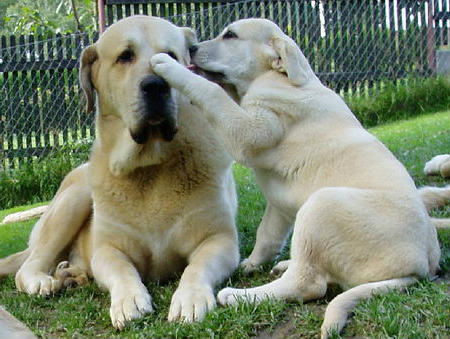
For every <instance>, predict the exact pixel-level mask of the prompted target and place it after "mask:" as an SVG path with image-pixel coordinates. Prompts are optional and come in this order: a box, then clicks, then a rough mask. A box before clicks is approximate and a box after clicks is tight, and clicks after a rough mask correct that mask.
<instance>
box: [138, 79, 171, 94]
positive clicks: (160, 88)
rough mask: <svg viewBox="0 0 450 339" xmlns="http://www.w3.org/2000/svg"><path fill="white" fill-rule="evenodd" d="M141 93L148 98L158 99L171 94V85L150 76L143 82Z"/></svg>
mask: <svg viewBox="0 0 450 339" xmlns="http://www.w3.org/2000/svg"><path fill="white" fill-rule="evenodd" d="M140 87H141V91H142V92H143V93H144V94H145V95H148V96H151V97H158V96H165V95H167V94H169V92H170V87H169V84H168V83H167V82H166V81H165V80H164V79H163V78H161V77H159V76H156V75H149V76H147V77H145V78H144V79H142V81H141V85H140Z"/></svg>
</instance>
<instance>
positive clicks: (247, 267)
mask: <svg viewBox="0 0 450 339" xmlns="http://www.w3.org/2000/svg"><path fill="white" fill-rule="evenodd" d="M240 266H241V268H242V270H243V271H244V273H245V274H250V273H253V272H256V271H260V270H261V268H262V266H261V264H258V263H254V262H252V261H251V260H250V258H247V259H244V260H242V262H241V264H240Z"/></svg>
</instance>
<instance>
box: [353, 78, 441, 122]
mask: <svg viewBox="0 0 450 339" xmlns="http://www.w3.org/2000/svg"><path fill="white" fill-rule="evenodd" d="M345 99H346V101H347V103H348V105H349V106H350V109H351V110H352V111H353V113H354V114H355V115H356V116H357V118H358V119H359V121H360V122H361V123H362V124H363V125H364V126H365V127H372V126H375V125H379V124H382V123H386V122H391V121H395V120H400V119H405V118H409V117H412V116H416V115H419V114H423V113H428V112H436V111H439V110H444V109H447V108H448V107H449V105H450V82H449V81H448V80H447V79H445V78H442V77H438V78H422V79H417V78H410V79H407V80H402V81H401V82H400V83H395V82H392V81H390V82H384V83H383V86H381V87H380V88H374V89H371V90H369V94H368V95H361V96H356V95H354V96H348V97H346V98H345Z"/></svg>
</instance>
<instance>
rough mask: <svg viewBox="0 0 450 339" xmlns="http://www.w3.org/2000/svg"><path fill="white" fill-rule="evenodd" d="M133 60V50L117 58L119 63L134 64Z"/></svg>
mask: <svg viewBox="0 0 450 339" xmlns="http://www.w3.org/2000/svg"><path fill="white" fill-rule="evenodd" d="M133 59H134V53H133V51H132V50H131V49H127V50H125V51H123V52H122V53H121V54H120V55H119V57H118V58H117V62H120V63H128V62H132V61H133Z"/></svg>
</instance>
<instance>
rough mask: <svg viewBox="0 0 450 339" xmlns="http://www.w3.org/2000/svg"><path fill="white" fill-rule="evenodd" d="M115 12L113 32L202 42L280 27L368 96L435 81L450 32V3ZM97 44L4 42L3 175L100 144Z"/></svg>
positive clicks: (274, 2) (323, 71)
mask: <svg viewBox="0 0 450 339" xmlns="http://www.w3.org/2000/svg"><path fill="white" fill-rule="evenodd" d="M105 9H106V20H107V25H110V24H112V23H113V22H115V21H117V20H119V19H121V18H123V17H126V16H129V15H133V14H146V15H156V16H160V17H164V18H167V19H168V20H170V21H172V22H173V23H175V24H177V25H182V26H190V27H192V28H194V29H195V30H196V31H197V34H198V37H199V40H204V39H209V38H213V37H214V36H216V35H217V34H218V33H219V32H220V31H221V30H222V29H223V28H224V27H225V26H226V25H227V24H228V23H230V22H232V21H234V20H237V19H240V18H246V17H264V18H268V19H271V20H273V21H275V22H276V23H277V24H278V25H279V26H280V27H281V28H282V29H283V30H284V31H285V32H286V33H287V34H288V35H290V36H291V37H292V38H293V39H294V40H295V41H296V42H297V44H298V45H299V46H300V48H301V49H302V50H303V52H304V53H305V55H306V57H307V58H308V59H309V60H310V62H311V65H312V67H313V68H314V69H315V71H316V72H317V73H318V75H319V77H320V78H321V79H322V81H324V82H325V83H327V84H328V85H329V86H330V87H332V88H334V89H335V90H338V91H341V92H342V93H343V92H346V93H351V94H358V95H359V94H361V93H362V92H364V91H366V90H367V88H371V87H374V86H379V84H380V81H382V80H383V81H384V80H397V79H402V78H404V77H406V76H414V75H415V76H428V75H430V74H433V71H434V69H433V67H434V64H433V60H434V59H433V53H434V47H435V45H436V44H442V43H445V42H446V43H448V39H449V28H450V19H449V8H448V1H447V0H434V1H433V0H429V1H413V0H388V1H385V0H382V1H380V0H364V1H363V0H355V1H346V0H333V1H331V0H322V1H317V0H316V1H311V0H270V1H269V0H262V1H259V0H258V1H256V0H247V1H220V0H214V1H204V0H190V1H185V0H183V1H182V0H147V1H135V0H134V1H133V0H128V1H127V0H120V1H119V0H107V1H106V8H105ZM429 9H431V10H432V11H433V13H431V14H432V16H431V17H432V18H433V20H432V21H431V24H430V20H429V16H428V14H429V12H428V11H429ZM430 33H431V35H430ZM97 37H98V34H92V35H89V34H73V35H64V36H61V35H59V36H55V37H51V38H48V37H47V38H43V37H40V36H36V37H35V36H19V37H16V36H11V37H5V36H3V37H1V38H0V146H1V147H0V152H3V154H2V161H1V162H0V171H1V170H7V169H8V168H10V167H11V166H12V165H13V163H14V161H15V162H16V163H19V162H20V161H22V160H21V159H27V158H28V159H29V158H30V157H33V156H42V155H44V154H47V153H49V152H51V151H52V150H53V149H55V148H57V147H59V146H61V145H63V144H67V143H74V142H76V141H77V140H82V139H86V138H92V136H93V135H94V130H93V120H94V117H93V115H92V114H85V113H84V112H82V109H81V107H82V105H81V104H80V102H79V100H80V99H79V98H80V89H79V86H78V71H77V68H78V58H79V55H80V53H81V50H82V49H83V48H84V47H85V46H87V45H89V44H90V43H92V42H94V41H95V40H96V39H97ZM430 37H431V38H430ZM430 39H432V44H431V45H430ZM430 46H431V50H430ZM430 53H431V54H430ZM13 159H16V160H13ZM19 160H20V161H19Z"/></svg>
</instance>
